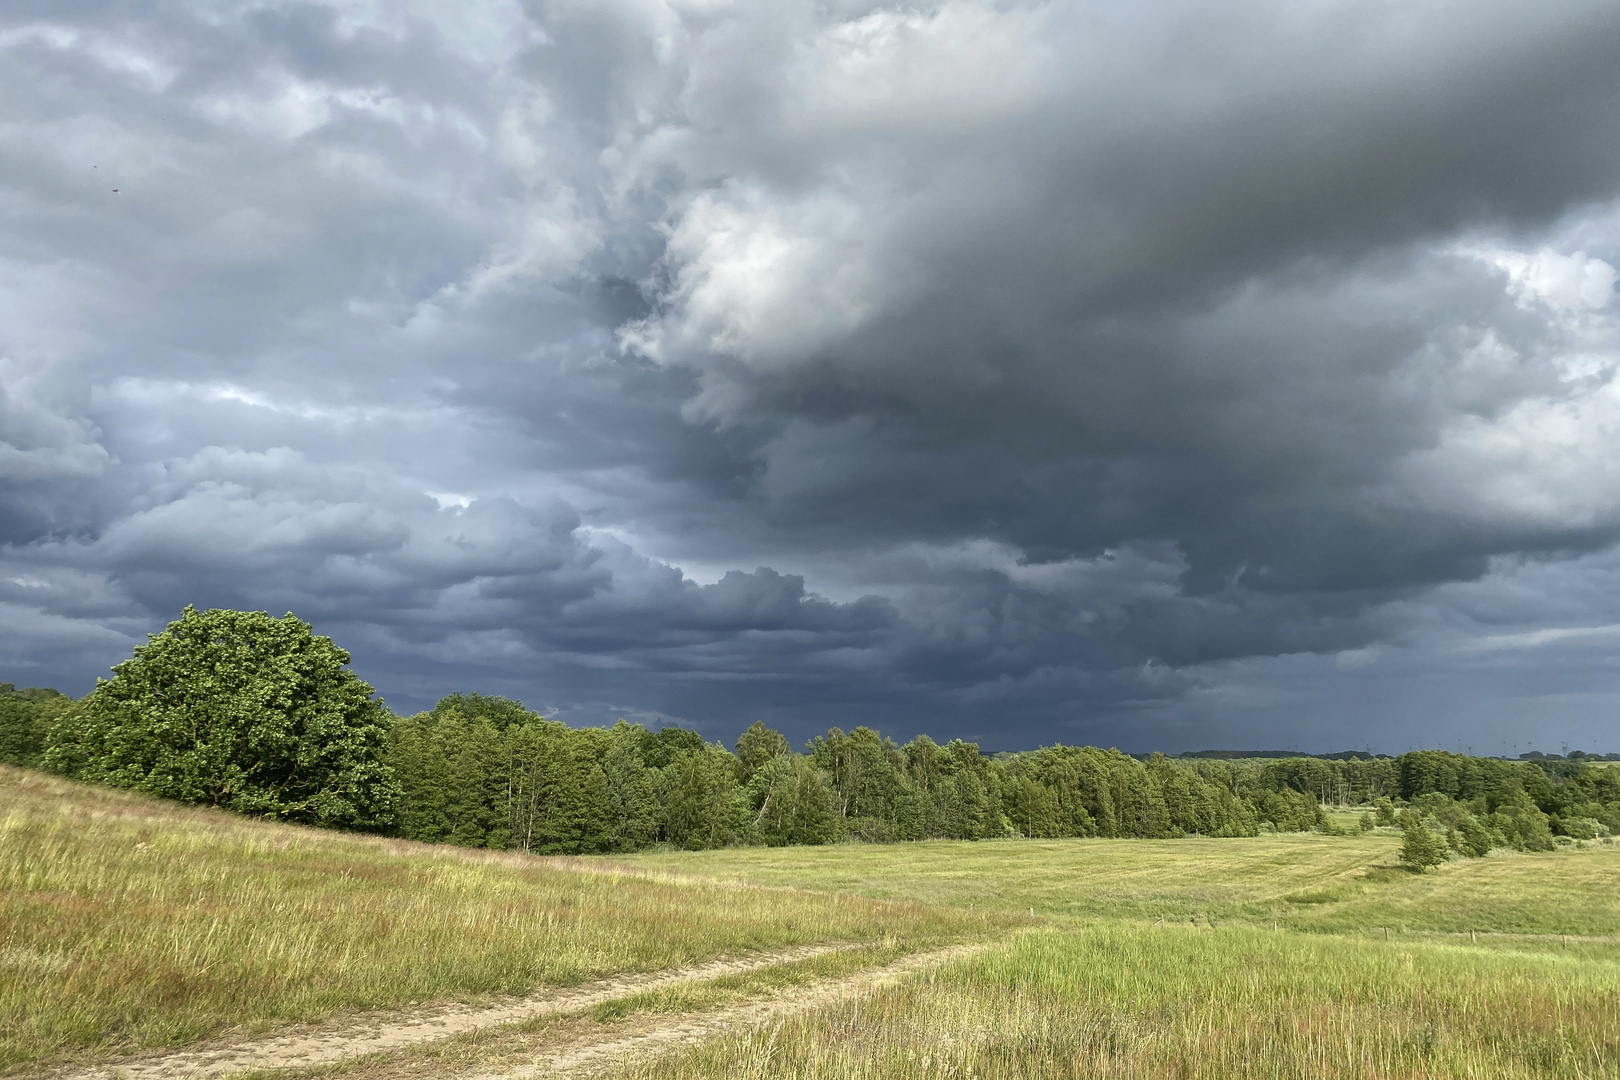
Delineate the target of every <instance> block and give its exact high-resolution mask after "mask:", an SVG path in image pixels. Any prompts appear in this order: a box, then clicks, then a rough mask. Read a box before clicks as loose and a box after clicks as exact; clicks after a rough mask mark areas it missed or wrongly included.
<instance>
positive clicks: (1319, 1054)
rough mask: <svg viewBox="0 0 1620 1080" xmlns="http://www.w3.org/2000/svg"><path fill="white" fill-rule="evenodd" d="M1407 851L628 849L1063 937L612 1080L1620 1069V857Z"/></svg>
mask: <svg viewBox="0 0 1620 1080" xmlns="http://www.w3.org/2000/svg"><path fill="white" fill-rule="evenodd" d="M1398 846H1399V839H1398V836H1397V835H1395V834H1393V832H1390V833H1388V834H1380V833H1374V834H1371V835H1357V836H1343V837H1334V836H1322V835H1298V836H1270V837H1259V838H1246V839H1233V840H1208V839H1186V840H1176V841H1109V840H1064V841H1017V842H987V843H979V844H963V843H952V842H931V843H921V844H908V845H903V846H902V847H900V848H883V847H878V846H861V845H840V846H835V847H828V848H796V849H765V850H762V849H733V850H728V851H716V852H701V853H657V852H654V853H646V854H642V855H638V856H632V857H629V858H621V859H618V860H615V862H616V863H621V864H626V865H630V866H639V867H645V868H652V869H656V870H659V871H671V870H679V871H681V872H684V873H690V874H693V875H702V876H704V877H706V878H709V879H718V880H731V881H737V882H754V883H769V884H773V885H788V886H797V887H802V888H818V887H820V888H837V889H841V890H846V891H848V892H850V893H854V894H860V895H870V896H888V897H898V896H907V897H912V898H916V899H920V900H925V901H928V902H932V903H946V904H953V905H962V906H967V905H973V906H974V907H975V909H981V910H982V909H983V908H986V907H989V908H993V909H996V910H1002V911H1009V912H1013V911H1017V912H1033V913H1034V914H1036V915H1038V916H1044V917H1045V918H1046V920H1047V925H1046V926H1045V927H1044V928H1042V929H1040V930H1037V931H1033V932H1029V933H1025V934H1022V935H1020V936H1018V937H1017V938H1016V939H1014V940H1013V941H1011V942H1009V943H1005V944H999V945H997V946H994V947H992V948H991V949H989V950H987V951H985V952H983V953H980V954H978V955H977V956H974V957H971V958H968V959H964V960H961V961H958V962H956V963H954V964H950V965H947V966H944V967H942V968H940V969H937V970H934V971H931V972H927V973H923V974H919V975H916V976H914V977H912V978H911V979H909V980H908V981H906V982H904V983H902V984H901V985H898V986H895V987H891V988H886V989H882V990H879V991H877V992H876V993H874V994H872V995H870V996H868V997H866V998H864V999H862V1000H859V1001H851V1002H847V1003H844V1004H841V1005H839V1006H836V1007H832V1008H826V1009H822V1010H819V1011H817V1012H814V1013H810V1014H806V1015H804V1016H800V1017H795V1018H792V1019H790V1020H788V1021H787V1022H785V1023H782V1024H779V1025H776V1026H774V1027H772V1028H770V1029H768V1030H759V1031H750V1032H744V1033H739V1034H737V1035H734V1036H731V1037H728V1038H725V1039H720V1040H715V1041H711V1042H709V1043H707V1044H705V1045H704V1046H701V1047H699V1048H696V1049H694V1050H690V1051H686V1052H683V1053H681V1054H679V1055H676V1056H674V1057H670V1058H665V1059H662V1060H660V1061H658V1062H656V1063H644V1064H641V1065H633V1066H627V1067H626V1068H624V1069H622V1070H621V1071H620V1072H619V1073H617V1074H615V1075H617V1076H618V1077H620V1078H622V1080H643V1078H651V1077H653V1076H658V1077H680V1078H686V1080H708V1078H715V1077H721V1076H730V1077H749V1078H754V1077H758V1078H760V1080H764V1078H766V1077H771V1078H776V1077H793V1078H796V1080H800V1078H802V1080H811V1078H818V1080H819V1078H827V1080H831V1078H834V1077H874V1078H875V1077H900V1078H918V1080H921V1078H925V1077H927V1078H934V1077H966V1076H974V1077H982V1078H987V1080H988V1078H1001V1077H1020V1078H1022V1077H1154V1078H1160V1077H1163V1078H1169V1077H1177V1078H1180V1077H1211V1078H1213V1077H1227V1076H1239V1075H1241V1076H1259V1077H1335V1078H1337V1077H1342V1078H1345V1080H1349V1078H1352V1077H1355V1078H1360V1077H1392V1078H1393V1077H1402V1078H1405V1077H1411V1078H1417V1077H1439V1076H1445V1077H1453V1076H1454V1077H1471V1076H1481V1077H1484V1076H1488V1077H1617V1076H1620V899H1617V895H1620V888H1617V887H1620V850H1617V849H1616V847H1615V846H1613V845H1602V844H1599V845H1594V846H1592V847H1589V848H1585V849H1575V848H1573V847H1568V848H1565V849H1564V850H1561V851H1558V852H1554V853H1547V854H1521V853H1512V854H1508V853H1503V854H1499V855H1495V856H1492V857H1490V858H1485V859H1471V860H1459V861H1456V862H1452V863H1449V864H1447V865H1445V866H1443V867H1441V868H1439V869H1438V870H1434V871H1430V872H1428V873H1423V874H1418V873H1415V872H1413V871H1411V870H1409V869H1407V868H1405V867H1401V866H1399V865H1397V864H1396V861H1395V856H1396V850H1397V848H1398Z"/></svg>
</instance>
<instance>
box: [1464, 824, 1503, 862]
mask: <svg viewBox="0 0 1620 1080" xmlns="http://www.w3.org/2000/svg"><path fill="white" fill-rule="evenodd" d="M1495 846H1496V839H1495V838H1494V837H1493V836H1491V831H1490V830H1489V829H1487V828H1486V827H1485V826H1483V825H1481V824H1480V823H1479V819H1478V818H1476V817H1475V816H1474V815H1473V814H1469V815H1468V816H1466V817H1464V818H1463V819H1462V820H1461V821H1460V822H1458V824H1457V850H1458V851H1460V852H1462V853H1463V854H1464V855H1468V856H1470V857H1472V858H1476V859H1477V858H1479V857H1480V856H1481V855H1488V854H1489V853H1490V850H1491V848H1493V847H1495Z"/></svg>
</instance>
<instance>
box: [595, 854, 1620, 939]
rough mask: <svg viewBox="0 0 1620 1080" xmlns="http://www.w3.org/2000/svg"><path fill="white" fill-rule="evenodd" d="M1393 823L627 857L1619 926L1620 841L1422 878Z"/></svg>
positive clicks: (1214, 905)
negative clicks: (1368, 827) (1321, 829)
mask: <svg viewBox="0 0 1620 1080" xmlns="http://www.w3.org/2000/svg"><path fill="white" fill-rule="evenodd" d="M1399 848H1400V833H1399V832H1398V831H1397V830H1394V829H1380V830H1377V831H1375V832H1373V833H1370V834H1357V835H1353V836H1323V835H1321V834H1318V833H1295V834H1283V835H1272V836H1259V837H1240V838H1233V839H1203V838H1188V839H1183V840H1094V839H1093V840H1085V839H1073V840H995V841H978V842H963V841H951V840H933V841H922V842H917V843H910V844H905V845H902V846H899V847H895V846H885V845H878V844H836V845H830V846H826V847H786V848H730V849H724V850H719V851H695V852H670V851H650V852H644V853H639V854H635V855H628V856H618V857H615V858H614V859H612V860H611V862H610V865H614V866H620V867H623V868H626V869H638V870H656V871H661V872H668V873H674V872H679V873H683V874H690V875H693V876H696V877H702V878H705V879H713V880H723V881H733V882H737V883H750V884H759V885H776V886H789V887H795V888H803V889H815V890H821V891H838V892H844V893H850V894H856V895H861V896H871V897H879V898H888V899H908V900H916V901H920V902H922V903H928V904H944V905H950V906H953V907H964V908H965V907H973V908H976V909H982V908H990V909H993V910H998V911H1006V912H1033V913H1034V914H1036V915H1041V916H1048V917H1058V918H1063V919H1068V920H1088V919H1128V920H1144V921H1148V922H1152V921H1155V920H1165V921H1181V922H1203V923H1208V922H1210V921H1214V922H1215V923H1216V924H1217V925H1223V924H1225V923H1228V922H1240V923H1246V924H1250V925H1256V926H1266V927H1270V926H1273V925H1280V926H1282V927H1283V928H1292V929H1297V930H1319V931H1335V932H1342V933H1351V934H1356V933H1377V934H1382V933H1383V932H1384V931H1385V930H1389V931H1394V932H1400V931H1435V932H1446V933H1469V932H1476V933H1494V934H1550V935H1583V936H1594V935H1595V936H1605V935H1615V934H1620V846H1616V845H1606V844H1594V845H1592V846H1590V847H1587V848H1584V849H1575V848H1573V847H1569V848H1565V849H1564V850H1561V851H1558V852H1552V853H1548V854H1544V855H1542V854H1536V855H1530V854H1522V853H1512V852H1502V853H1499V854H1496V855H1493V856H1491V857H1489V858H1484V859H1462V860H1456V861H1454V862H1451V863H1448V864H1446V865H1445V866H1444V867H1442V868H1440V869H1439V870H1437V871H1430V872H1428V873H1425V874H1417V873H1414V872H1413V871H1411V870H1410V869H1408V868H1406V867H1404V866H1401V865H1400V864H1399V861H1398V851H1399Z"/></svg>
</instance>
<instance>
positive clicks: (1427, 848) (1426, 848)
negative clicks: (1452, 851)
mask: <svg viewBox="0 0 1620 1080" xmlns="http://www.w3.org/2000/svg"><path fill="white" fill-rule="evenodd" d="M1447 857H1448V855H1447V852H1446V843H1445V841H1444V840H1442V839H1440V837H1438V836H1436V835H1435V834H1434V831H1433V830H1431V829H1430V828H1429V827H1428V826H1427V825H1425V824H1423V822H1422V821H1421V820H1419V819H1418V818H1417V816H1416V815H1414V816H1412V817H1410V818H1408V819H1407V821H1406V827H1405V836H1404V838H1403V839H1402V840H1401V862H1403V863H1405V864H1406V865H1408V866H1415V867H1416V868H1417V870H1418V872H1419V873H1422V872H1423V871H1424V870H1425V869H1427V868H1428V867H1431V866H1439V865H1440V864H1441V863H1443V862H1445V861H1446V859H1447Z"/></svg>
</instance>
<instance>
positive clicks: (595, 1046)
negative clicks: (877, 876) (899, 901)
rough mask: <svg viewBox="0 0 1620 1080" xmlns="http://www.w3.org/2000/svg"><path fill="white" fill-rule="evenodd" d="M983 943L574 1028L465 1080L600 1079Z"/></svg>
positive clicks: (852, 993)
mask: <svg viewBox="0 0 1620 1080" xmlns="http://www.w3.org/2000/svg"><path fill="white" fill-rule="evenodd" d="M987 944H988V943H983V942H981V943H978V944H971V945H956V946H952V947H950V948H947V949H937V950H934V951H932V952H925V953H914V954H912V955H911V956H907V957H903V958H901V959H899V960H896V961H895V962H894V963H892V964H887V965H885V966H883V967H880V968H873V969H872V970H870V971H864V972H861V973H860V974H858V975H854V976H850V977H846V978H841V979H830V980H828V981H826V982H821V983H815V984H812V985H810V986H803V987H796V988H794V989H791V990H784V991H782V992H780V993H776V994H772V995H770V996H767V997H763V998H760V999H758V1000H755V1001H748V1002H743V1003H742V1004H738V1005H729V1006H726V1007H724V1008H720V1009H714V1010H711V1011H708V1012H698V1013H679V1014H674V1015H653V1016H645V1017H641V1018H639V1019H638V1020H636V1021H633V1022H629V1023H623V1024H615V1025H612V1026H610V1027H606V1028H603V1027H600V1026H595V1030H591V1029H590V1027H588V1026H586V1025H574V1026H573V1028H572V1030H568V1029H559V1030H558V1031H556V1032H553V1033H552V1038H551V1040H549V1041H550V1042H551V1043H552V1045H549V1046H546V1047H544V1048H543V1049H539V1050H537V1051H535V1052H532V1053H531V1054H530V1055H528V1056H529V1058H530V1060H528V1061H526V1062H521V1063H515V1064H508V1065H505V1066H504V1067H501V1068H497V1069H493V1070H480V1071H478V1072H476V1073H473V1074H470V1077H471V1080H530V1078H533V1080H542V1078H544V1080H553V1078H562V1077H573V1078H583V1077H589V1076H595V1075H597V1074H599V1073H602V1072H606V1071H608V1070H610V1069H612V1068H614V1067H617V1066H620V1065H623V1064H624V1063H626V1062H629V1061H632V1060H635V1059H638V1058H646V1057H652V1056H654V1055H657V1054H661V1053H664V1052H666V1051H669V1050H672V1049H674V1048H676V1047H678V1046H681V1045H683V1044H685V1045H691V1044H696V1043H700V1042H703V1041H704V1040H706V1039H711V1038H714V1037H716V1036H719V1035H724V1034H727V1033H730V1032H735V1031H738V1030H739V1029H744V1028H752V1027H762V1026H765V1025H768V1024H771V1023H776V1022H780V1021H781V1020H783V1019H785V1018H786V1017H789V1016H792V1015H794V1014H796V1013H803V1012H808V1011H810V1010H811V1009H816V1008H820V1007H823V1006H829V1005H837V1004H838V1003H840V1002H843V1001H847V1000H849V999H850V998H853V997H858V996H861V995H863V994H865V993H868V992H870V991H871V990H873V989H874V988H876V987H879V986H883V985H885V984H888V983H892V982H895V981H896V980H898V979H900V978H901V977H902V976H904V975H906V974H907V973H909V972H912V971H916V970H918V969H919V968H924V967H930V966H933V965H935V964H941V963H944V962H946V961H949V960H954V959H956V958H957V957H960V956H965V955H967V954H969V953H973V952H978V951H979V950H981V949H984V948H986V947H987Z"/></svg>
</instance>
